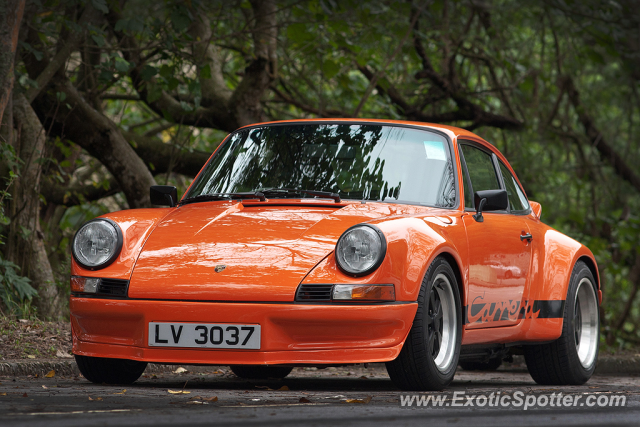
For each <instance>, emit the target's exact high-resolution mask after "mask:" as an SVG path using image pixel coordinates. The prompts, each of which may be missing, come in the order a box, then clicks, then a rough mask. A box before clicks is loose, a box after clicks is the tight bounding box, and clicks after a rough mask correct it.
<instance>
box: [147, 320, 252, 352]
mask: <svg viewBox="0 0 640 427" xmlns="http://www.w3.org/2000/svg"><path fill="white" fill-rule="evenodd" d="M149 345H150V346H153V347H197V348H242V349H255V350H259V349H260V325H238V324H231V323H230V324H226V323H159V322H149Z"/></svg>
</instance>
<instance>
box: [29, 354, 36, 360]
mask: <svg viewBox="0 0 640 427" xmlns="http://www.w3.org/2000/svg"><path fill="white" fill-rule="evenodd" d="M27 357H28V358H29V359H35V358H36V357H35V356H34V355H32V354H28V355H27Z"/></svg>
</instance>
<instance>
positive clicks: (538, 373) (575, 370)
mask: <svg viewBox="0 0 640 427" xmlns="http://www.w3.org/2000/svg"><path fill="white" fill-rule="evenodd" d="M595 283H596V282H595V279H594V278H593V274H591V270H589V268H588V267H587V265H586V264H585V263H584V262H582V261H578V262H577V263H576V265H575V267H574V269H573V273H572V274H571V282H570V283H569V290H568V291H567V300H566V302H565V307H564V317H563V322H562V335H561V336H560V338H558V339H557V340H555V341H554V342H552V343H549V344H540V345H528V346H525V347H524V350H525V352H524V357H525V361H526V362H527V368H528V369H529V373H530V374H531V377H532V378H533V379H534V380H535V382H537V383H538V384H544V385H580V384H584V383H585V382H587V381H588V380H589V378H591V375H592V374H593V371H594V370H595V369H596V360H597V358H598V346H599V341H600V336H599V332H600V321H599V307H598V297H597V296H596V295H597V294H596V286H595Z"/></svg>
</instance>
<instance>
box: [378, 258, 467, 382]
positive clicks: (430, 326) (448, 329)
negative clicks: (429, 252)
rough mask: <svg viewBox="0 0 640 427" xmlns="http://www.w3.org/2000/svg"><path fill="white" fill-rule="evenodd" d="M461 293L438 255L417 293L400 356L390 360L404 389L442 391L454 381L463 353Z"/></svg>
mask: <svg viewBox="0 0 640 427" xmlns="http://www.w3.org/2000/svg"><path fill="white" fill-rule="evenodd" d="M461 337H462V317H461V310H460V293H459V291H458V283H457V281H456V277H455V274H454V273H453V269H452V268H451V266H450V265H449V263H448V262H447V261H446V260H444V259H443V258H436V260H435V261H433V263H432V264H431V266H429V269H428V270H427V274H426V275H425V278H424V280H423V281H422V286H421V288H420V294H419V296H418V311H417V312H416V317H415V319H414V320H413V326H412V327H411V331H410V332H409V336H407V340H406V341H405V343H404V346H403V347H402V351H401V352H400V355H399V356H398V357H397V358H396V359H395V360H392V361H391V362H387V372H389V377H391V380H392V381H393V382H394V384H395V385H396V386H398V387H399V388H400V389H402V390H416V391H422V390H442V389H443V388H444V387H446V386H447V385H449V384H450V383H451V381H452V380H453V376H454V375H455V373H456V367H457V365H458V357H459V356H460V342H461Z"/></svg>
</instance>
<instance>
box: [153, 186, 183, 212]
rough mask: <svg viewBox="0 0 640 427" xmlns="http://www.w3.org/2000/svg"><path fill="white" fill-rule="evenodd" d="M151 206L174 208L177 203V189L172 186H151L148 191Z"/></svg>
mask: <svg viewBox="0 0 640 427" xmlns="http://www.w3.org/2000/svg"><path fill="white" fill-rule="evenodd" d="M149 195H150V196H151V204H152V205H160V206H169V207H172V208H173V207H175V206H176V203H178V189H177V188H176V187H174V186H173V185H152V186H151V188H150V190H149Z"/></svg>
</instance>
